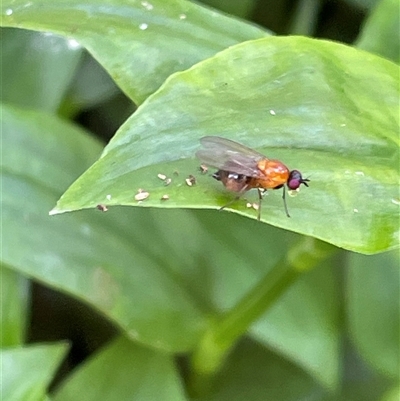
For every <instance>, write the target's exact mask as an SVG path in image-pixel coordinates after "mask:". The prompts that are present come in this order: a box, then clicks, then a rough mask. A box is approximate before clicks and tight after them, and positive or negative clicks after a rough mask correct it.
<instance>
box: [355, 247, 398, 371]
mask: <svg viewBox="0 0 400 401" xmlns="http://www.w3.org/2000/svg"><path fill="white" fill-rule="evenodd" d="M399 263H400V258H399V254H398V252H390V253H384V254H382V255H376V256H373V257H366V256H361V255H351V258H350V269H349V274H348V286H347V299H348V319H349V327H350V333H351V338H352V340H353V342H354V344H355V345H356V348H357V349H358V350H359V352H360V354H361V356H362V357H363V358H364V359H365V360H366V361H367V362H368V363H369V364H370V365H371V366H373V367H374V368H375V369H376V370H377V371H378V372H379V373H381V374H382V373H383V374H385V375H386V376H388V377H390V378H393V379H398V374H399V369H400V365H399V361H400V345H399V336H400V332H399V327H400V319H399V316H400V305H399V297H400V276H399Z"/></svg>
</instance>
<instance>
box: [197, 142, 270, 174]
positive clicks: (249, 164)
mask: <svg viewBox="0 0 400 401" xmlns="http://www.w3.org/2000/svg"><path fill="white" fill-rule="evenodd" d="M200 143H201V144H202V146H203V149H200V150H198V151H197V152H196V156H197V157H198V158H199V159H200V160H201V161H202V162H203V163H205V164H208V165H210V166H213V167H216V168H218V169H220V170H225V171H230V172H232V173H237V174H243V175H246V176H248V177H261V176H262V173H261V171H260V170H259V169H258V167H257V162H258V161H259V160H261V159H266V157H265V156H264V155H262V154H261V153H258V152H256V151H255V150H253V149H250V148H248V147H246V146H244V145H241V144H240V143H237V142H234V141H231V140H229V139H225V138H221V137H219V136H205V137H203V138H201V139H200Z"/></svg>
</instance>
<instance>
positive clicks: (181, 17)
mask: <svg viewBox="0 0 400 401" xmlns="http://www.w3.org/2000/svg"><path fill="white" fill-rule="evenodd" d="M186 18H187V16H186V14H179V19H186Z"/></svg>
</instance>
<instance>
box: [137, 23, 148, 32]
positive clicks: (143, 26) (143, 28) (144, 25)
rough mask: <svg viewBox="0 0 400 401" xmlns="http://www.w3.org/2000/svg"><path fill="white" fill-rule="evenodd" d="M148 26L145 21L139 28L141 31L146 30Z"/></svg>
mask: <svg viewBox="0 0 400 401" xmlns="http://www.w3.org/2000/svg"><path fill="white" fill-rule="evenodd" d="M148 27H149V26H148V25H147V24H146V23H145V22H143V23H142V24H140V25H139V29H140V30H141V31H145V30H146V29H147V28H148Z"/></svg>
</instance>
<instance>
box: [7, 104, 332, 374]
mask: <svg viewBox="0 0 400 401" xmlns="http://www.w3.org/2000/svg"><path fill="white" fill-rule="evenodd" d="M2 115H3V127H4V129H3V143H4V145H5V146H6V147H7V149H8V152H7V153H5V154H4V158H3V163H4V166H3V170H2V171H3V174H4V186H3V187H4V193H3V205H2V207H3V211H4V217H5V218H4V222H3V231H4V233H7V235H5V236H4V244H3V245H4V250H5V252H4V253H3V262H7V263H8V265H9V266H10V267H11V268H12V269H14V270H16V271H18V272H21V273H23V274H26V275H28V276H30V277H34V278H35V279H37V280H39V281H41V282H43V283H45V284H46V285H47V286H50V287H52V288H56V289H59V290H61V291H64V292H67V293H69V294H72V295H73V296H75V297H76V298H79V299H83V300H84V301H85V302H87V303H89V304H90V305H92V306H93V307H95V308H96V309H98V310H100V311H102V313H104V315H105V316H106V317H107V318H108V319H110V320H112V321H114V322H115V323H116V324H118V325H119V326H120V327H121V328H122V329H123V330H124V331H126V332H127V334H128V335H129V336H131V337H134V338H135V339H137V341H139V342H141V343H144V344H148V345H151V346H153V347H156V348H161V349H165V350H168V351H187V350H190V349H192V348H193V347H194V345H195V344H196V342H197V341H198V340H199V338H200V336H201V335H202V333H203V331H204V329H205V327H206V325H207V324H208V319H210V318H212V317H213V316H215V314H216V311H225V310H227V309H229V308H231V307H232V306H233V305H235V304H236V302H238V300H239V299H240V298H241V297H242V296H244V295H245V294H246V293H247V291H249V290H250V289H251V288H252V287H253V286H254V285H256V284H257V282H258V280H259V279H260V278H261V277H263V276H264V275H265V273H266V272H267V271H268V270H269V269H271V268H272V266H274V265H275V264H276V263H277V262H278V261H279V260H280V259H281V258H282V256H283V254H284V253H285V251H286V248H287V246H288V244H289V243H292V242H293V241H295V240H296V236H295V235H293V234H291V233H290V232H288V231H284V230H278V229H276V228H274V227H271V226H267V225H264V224H258V223H257V222H255V221H250V220H248V219H245V218H243V217H241V216H237V215H235V214H229V215H226V214H223V213H219V214H216V213H215V212H213V211H201V212H196V213H195V212H189V211H183V210H157V209H154V210H151V209H139V208H113V209H110V210H109V211H108V212H107V213H100V212H99V211H97V210H93V211H84V212H79V213H74V214H69V215H62V216H56V217H49V216H48V208H49V205H50V204H51V203H52V202H54V199H55V198H56V196H57V195H58V194H59V193H60V191H61V188H62V187H63V186H65V185H67V183H68V182H69V181H71V180H72V179H73V177H74V176H75V177H76V176H77V175H78V174H79V173H80V171H82V170H84V169H85V168H86V167H87V165H88V164H90V163H91V161H92V160H93V159H94V157H95V156H96V155H97V153H98V151H99V149H100V146H99V144H98V143H97V142H95V141H94V140H92V139H90V138H88V137H86V136H85V135H84V133H83V132H82V131H80V130H77V129H76V128H73V127H71V126H70V125H68V124H65V123H62V122H60V121H59V120H58V119H56V118H54V117H50V116H48V115H46V114H43V113H30V112H29V113H28V112H26V111H24V112H21V111H18V110H15V109H11V108H3V111H2ZM21 144H24V146H21ZM32 255H35V257H34V258H32ZM328 283H330V280H328V279H327V284H326V285H328ZM296 293H297V291H296ZM328 293H329V291H327V294H328ZM299 297H300V298H301V295H299ZM320 301H321V300H320ZM282 302H284V303H286V302H288V306H287V307H283V309H284V311H286V312H285V313H289V314H290V312H287V311H288V310H289V311H290V310H291V308H292V307H293V303H292V302H291V301H290V299H289V301H287V300H283V301H282ZM132 305H134V307H132ZM323 305H324V304H323V302H322V301H321V306H323ZM295 311H296V312H293V313H292V315H293V314H294V313H298V310H297V308H295ZM326 322H328V324H330V322H329V316H328V317H327V321H326ZM272 324H273V327H274V330H275V331H276V333H278V337H279V336H281V335H282V333H286V332H287V331H288V327H289V329H290V327H292V325H291V324H292V323H291V321H290V320H287V319H276V320H275V321H274V322H273V323H272ZM293 324H294V323H293ZM319 324H321V325H322V324H324V322H323V321H322V320H319ZM329 327H331V326H329ZM331 328H332V327H331ZM258 333H259V335H260V336H261V335H262V334H263V329H262V328H260V327H259V328H258ZM321 333H322V334H323V333H324V328H320V330H318V331H316V332H315V333H314V335H313V336H312V339H314V340H315V341H318V343H321V342H323V341H324V340H323V338H322V339H318V340H317V338H318V336H319V335H320V334H321ZM282 338H283V339H282V341H281V343H280V349H279V352H280V353H283V354H284V355H286V356H289V357H290V358H291V359H292V360H293V361H295V362H296V363H299V361H300V363H301V364H302V366H303V367H304V366H305V365H306V363H305V362H304V361H302V353H301V349H300V350H299V352H298V353H296V352H295V351H294V350H293V342H294V341H295V339H293V338H290V339H288V338H287V337H282ZM299 340H300V339H299ZM277 341H278V340H277V339H276V338H273V337H272V336H271V333H268V331H266V333H265V335H263V342H264V343H265V344H269V343H271V344H272V346H274V344H276V342H277ZM330 356H331V357H332V358H333V355H332V354H330ZM323 358H324V356H323V355H321V360H323ZM306 369H307V370H308V371H309V372H311V373H312V374H314V371H313V368H312V366H309V367H307V366H306ZM329 374H330V372H329V371H327V372H326V373H325V376H328V375H329ZM316 377H317V378H318V380H321V375H317V376H316Z"/></svg>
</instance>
